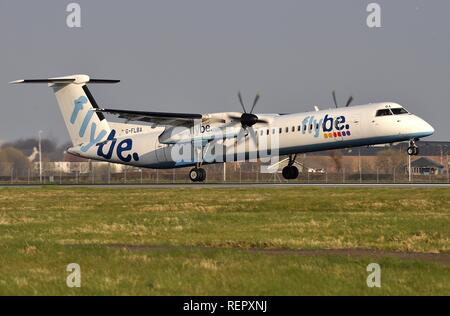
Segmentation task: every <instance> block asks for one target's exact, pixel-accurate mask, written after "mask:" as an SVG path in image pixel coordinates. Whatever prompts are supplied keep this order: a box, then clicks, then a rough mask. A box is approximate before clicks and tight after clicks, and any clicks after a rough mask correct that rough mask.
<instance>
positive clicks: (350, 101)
mask: <svg viewBox="0 0 450 316" xmlns="http://www.w3.org/2000/svg"><path fill="white" fill-rule="evenodd" d="M331 94H332V96H333V101H334V105H335V106H336V108H338V103H337V99H336V91H334V90H333V92H332V93H331ZM352 101H353V96H350V97H349V98H348V100H347V103H345V107H348V106H349V105H350V103H352Z"/></svg>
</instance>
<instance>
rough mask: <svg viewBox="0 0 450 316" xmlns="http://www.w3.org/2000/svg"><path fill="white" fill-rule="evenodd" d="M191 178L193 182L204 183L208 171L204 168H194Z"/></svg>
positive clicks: (190, 174) (190, 173)
mask: <svg viewBox="0 0 450 316" xmlns="http://www.w3.org/2000/svg"><path fill="white" fill-rule="evenodd" d="M189 178H190V179H191V181H192V182H203V181H205V179H206V171H205V169H203V168H197V167H195V168H192V169H191V171H189Z"/></svg>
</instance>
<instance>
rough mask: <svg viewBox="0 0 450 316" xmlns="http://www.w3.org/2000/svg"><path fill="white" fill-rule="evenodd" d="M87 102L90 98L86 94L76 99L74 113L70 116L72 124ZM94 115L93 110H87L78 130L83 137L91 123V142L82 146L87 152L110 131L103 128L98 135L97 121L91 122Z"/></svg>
mask: <svg viewBox="0 0 450 316" xmlns="http://www.w3.org/2000/svg"><path fill="white" fill-rule="evenodd" d="M87 102H88V98H87V97H85V96H81V97H79V98H78V99H76V100H75V101H74V107H73V111H72V115H71V116H70V124H72V125H74V124H75V122H76V121H77V118H78V115H79V114H80V112H81V110H82V109H83V107H84V105H85V104H86V103H87ZM92 115H94V112H93V111H87V112H86V115H85V116H84V118H83V122H82V123H81V125H80V129H79V130H78V136H80V137H81V138H83V137H84V135H85V134H86V130H87V128H88V126H89V125H90V127H91V131H90V134H89V142H88V143H85V144H83V145H82V146H81V148H80V150H81V151H82V152H87V151H88V150H89V149H90V148H91V147H92V146H94V145H95V144H96V143H98V142H99V141H101V140H102V139H103V138H105V136H106V135H107V134H108V132H107V131H105V130H104V129H103V130H101V131H100V132H99V133H98V135H96V131H97V124H96V123H95V122H92V123H91V120H92Z"/></svg>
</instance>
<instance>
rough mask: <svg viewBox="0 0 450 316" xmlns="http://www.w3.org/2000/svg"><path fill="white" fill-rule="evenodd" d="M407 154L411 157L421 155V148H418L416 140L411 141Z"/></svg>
mask: <svg viewBox="0 0 450 316" xmlns="http://www.w3.org/2000/svg"><path fill="white" fill-rule="evenodd" d="M406 152H407V153H408V155H410V156H417V155H418V154H419V147H417V145H416V141H415V140H414V139H413V140H410V141H409V147H408V149H407V151H406Z"/></svg>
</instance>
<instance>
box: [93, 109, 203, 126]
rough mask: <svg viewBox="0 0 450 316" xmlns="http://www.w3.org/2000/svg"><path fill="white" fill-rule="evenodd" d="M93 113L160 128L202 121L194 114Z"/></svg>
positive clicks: (126, 111) (104, 111)
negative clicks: (145, 123) (110, 115)
mask: <svg viewBox="0 0 450 316" xmlns="http://www.w3.org/2000/svg"><path fill="white" fill-rule="evenodd" d="M94 111H96V112H103V113H108V114H112V115H116V116H117V117H119V118H123V119H126V120H127V121H140V122H147V123H151V124H155V125H161V126H192V125H193V124H194V120H202V119H203V115H202V114H196V113H172V112H146V111H130V110H115V109H94Z"/></svg>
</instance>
